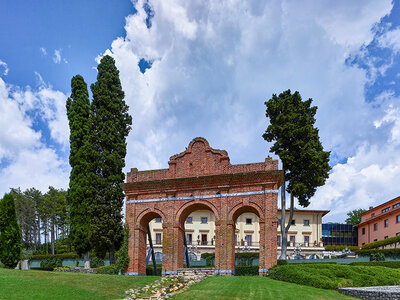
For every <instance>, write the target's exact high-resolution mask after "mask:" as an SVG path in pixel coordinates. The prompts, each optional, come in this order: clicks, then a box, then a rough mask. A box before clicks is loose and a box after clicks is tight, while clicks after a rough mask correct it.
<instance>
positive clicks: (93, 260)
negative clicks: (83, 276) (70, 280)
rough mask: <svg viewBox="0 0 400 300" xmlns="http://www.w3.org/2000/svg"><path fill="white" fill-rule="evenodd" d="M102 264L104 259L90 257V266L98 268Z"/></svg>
mask: <svg viewBox="0 0 400 300" xmlns="http://www.w3.org/2000/svg"><path fill="white" fill-rule="evenodd" d="M102 266H104V259H102V258H98V257H96V256H93V257H91V258H90V267H91V268H98V267H102Z"/></svg>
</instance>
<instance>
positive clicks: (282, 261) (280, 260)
mask: <svg viewBox="0 0 400 300" xmlns="http://www.w3.org/2000/svg"><path fill="white" fill-rule="evenodd" d="M287 264H288V261H287V260H286V259H278V266H284V265H287Z"/></svg>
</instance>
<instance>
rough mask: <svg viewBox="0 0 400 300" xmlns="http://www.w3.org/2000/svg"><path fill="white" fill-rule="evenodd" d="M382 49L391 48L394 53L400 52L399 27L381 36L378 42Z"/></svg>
mask: <svg viewBox="0 0 400 300" xmlns="http://www.w3.org/2000/svg"><path fill="white" fill-rule="evenodd" d="M378 42H379V45H380V46H381V47H383V48H391V49H392V50H393V51H394V52H395V53H397V52H399V51H400V26H399V27H397V28H395V29H393V30H390V31H388V32H386V33H385V34H383V35H382V36H381V37H380V38H379V40H378Z"/></svg>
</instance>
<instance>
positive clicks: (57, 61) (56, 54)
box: [53, 49, 62, 64]
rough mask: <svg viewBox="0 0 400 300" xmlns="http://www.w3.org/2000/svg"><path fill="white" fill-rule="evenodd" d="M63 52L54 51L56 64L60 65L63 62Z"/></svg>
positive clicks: (59, 50)
mask: <svg viewBox="0 0 400 300" xmlns="http://www.w3.org/2000/svg"><path fill="white" fill-rule="evenodd" d="M61 50H62V49H56V50H54V56H53V61H54V63H55V64H59V63H60V62H61Z"/></svg>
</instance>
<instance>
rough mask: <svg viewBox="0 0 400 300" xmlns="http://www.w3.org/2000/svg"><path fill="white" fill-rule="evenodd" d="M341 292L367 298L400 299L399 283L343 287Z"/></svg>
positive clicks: (370, 299)
mask: <svg viewBox="0 0 400 300" xmlns="http://www.w3.org/2000/svg"><path fill="white" fill-rule="evenodd" d="M339 292H340V293H342V294H345V295H347V296H351V297H355V298H359V299H367V300H389V299H391V300H392V299H400V286H399V285H393V286H370V287H354V288H341V289H339Z"/></svg>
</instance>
